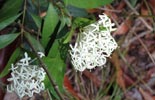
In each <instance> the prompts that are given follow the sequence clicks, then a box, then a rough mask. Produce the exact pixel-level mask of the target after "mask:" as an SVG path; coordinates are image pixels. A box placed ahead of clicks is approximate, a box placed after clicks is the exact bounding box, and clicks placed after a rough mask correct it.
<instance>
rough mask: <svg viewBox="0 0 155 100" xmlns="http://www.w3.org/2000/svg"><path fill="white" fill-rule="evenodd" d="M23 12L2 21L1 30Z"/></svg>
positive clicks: (0, 23) (0, 22)
mask: <svg viewBox="0 0 155 100" xmlns="http://www.w3.org/2000/svg"><path fill="white" fill-rule="evenodd" d="M20 15H21V14H18V15H15V16H12V17H9V18H6V19H4V20H1V21H0V30H2V29H3V28H5V27H6V26H8V25H10V24H11V23H13V22H14V21H15V20H16V19H17V18H18V17H19V16H20Z"/></svg>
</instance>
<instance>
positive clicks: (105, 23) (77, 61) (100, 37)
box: [69, 14, 117, 71]
mask: <svg viewBox="0 0 155 100" xmlns="http://www.w3.org/2000/svg"><path fill="white" fill-rule="evenodd" d="M99 18H100V19H99V20H98V21H97V22H95V23H92V24H90V25H88V26H86V27H84V29H83V31H82V32H81V33H80V34H79V36H78V39H77V41H76V43H75V45H74V46H72V45H70V47H71V50H70V51H69V52H70V55H71V60H72V61H71V62H72V64H73V66H74V68H75V69H76V70H79V71H84V70H85V69H92V68H95V67H96V66H103V65H104V64H105V63H106V57H109V56H110V55H111V53H112V52H113V50H115V49H116V48H117V43H116V41H115V40H114V38H113V37H112V36H111V32H112V31H114V30H116V28H113V26H114V25H115V24H114V23H112V22H111V20H110V18H108V16H107V15H105V14H103V15H99Z"/></svg>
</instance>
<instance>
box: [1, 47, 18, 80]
mask: <svg viewBox="0 0 155 100" xmlns="http://www.w3.org/2000/svg"><path fill="white" fill-rule="evenodd" d="M19 56H20V49H19V48H17V49H16V50H15V51H14V52H13V54H12V55H11V57H10V59H9V61H8V63H7V65H6V66H5V68H4V70H3V71H2V73H0V78H2V77H4V76H5V75H7V74H8V73H9V69H10V68H11V64H12V63H14V62H15V61H16V59H17V58H18V57H19Z"/></svg>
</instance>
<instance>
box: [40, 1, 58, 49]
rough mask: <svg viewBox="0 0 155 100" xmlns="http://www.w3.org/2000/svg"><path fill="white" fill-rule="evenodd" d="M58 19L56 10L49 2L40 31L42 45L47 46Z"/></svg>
mask: <svg viewBox="0 0 155 100" xmlns="http://www.w3.org/2000/svg"><path fill="white" fill-rule="evenodd" d="M58 21H59V16H58V14H57V12H56V9H55V8H54V6H53V5H52V4H51V3H50V4H49V7H48V11H47V15H46V16H45V21H44V25H43V31H42V40H41V42H42V45H43V46H44V47H46V46H47V44H48V42H49V40H50V36H51V35H52V33H53V31H54V29H55V27H56V25H57V23H58Z"/></svg>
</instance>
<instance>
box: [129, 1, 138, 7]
mask: <svg viewBox="0 0 155 100" xmlns="http://www.w3.org/2000/svg"><path fill="white" fill-rule="evenodd" d="M129 1H130V3H131V5H132V6H133V7H135V6H136V3H137V1H138V0H129Z"/></svg>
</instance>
